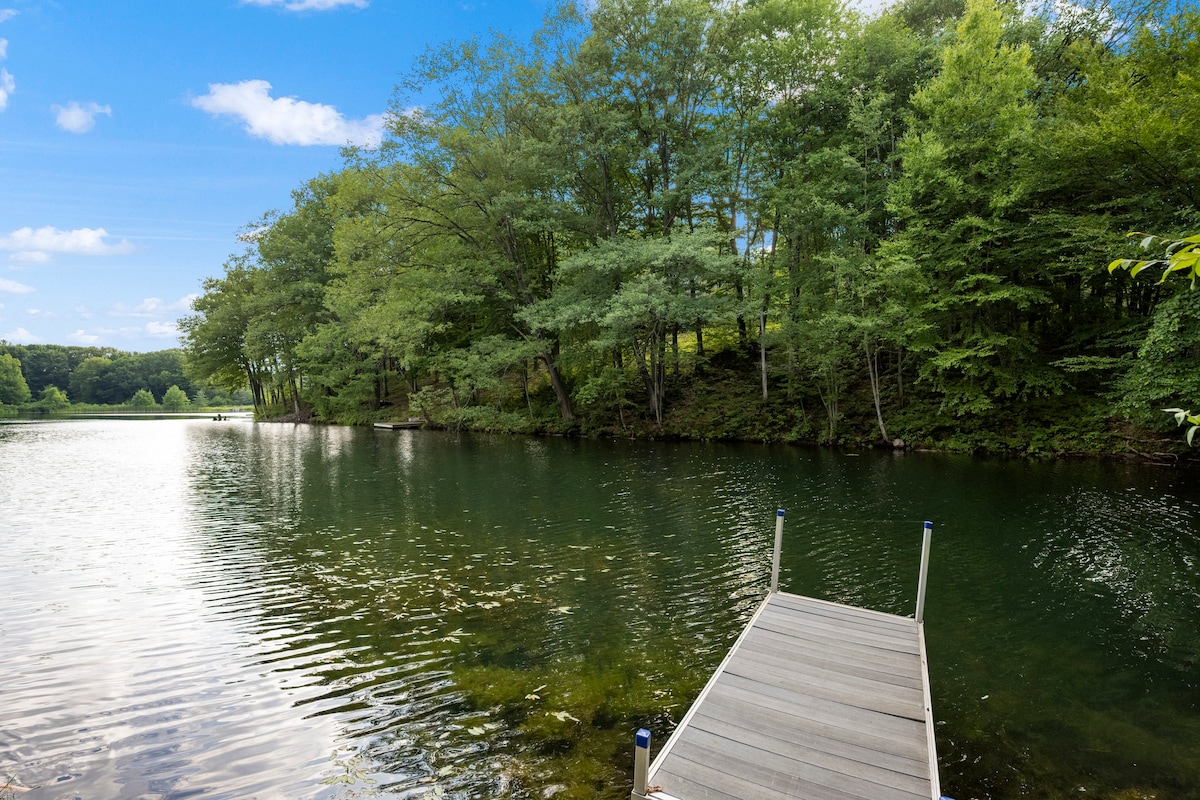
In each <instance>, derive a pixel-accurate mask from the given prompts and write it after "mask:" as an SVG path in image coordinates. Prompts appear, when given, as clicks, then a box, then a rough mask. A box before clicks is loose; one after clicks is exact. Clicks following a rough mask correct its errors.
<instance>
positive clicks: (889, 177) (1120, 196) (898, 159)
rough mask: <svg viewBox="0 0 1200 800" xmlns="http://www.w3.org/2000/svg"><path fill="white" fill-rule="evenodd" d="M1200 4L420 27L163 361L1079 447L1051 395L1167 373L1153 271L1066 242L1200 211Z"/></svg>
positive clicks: (770, 427)
mask: <svg viewBox="0 0 1200 800" xmlns="http://www.w3.org/2000/svg"><path fill="white" fill-rule="evenodd" d="M1198 27H1200V15H1198V14H1197V12H1195V11H1194V10H1192V9H1174V8H1171V7H1169V6H1164V5H1162V4H1147V5H1144V6H1137V7H1134V6H1121V7H1119V8H1118V7H1117V6H1110V5H1107V4H1105V3H1104V2H1101V3H1098V4H1092V5H1089V6H1088V7H1086V8H1084V7H1076V6H1063V5H1061V4H1057V5H1052V4H1045V5H1043V6H1041V7H1038V8H1019V7H1017V6H1013V5H1011V4H1007V3H994V2H992V1H991V0H968V1H967V2H965V3H961V2H956V1H955V0H947V1H946V2H943V1H942V0H936V1H935V2H926V0H906V1H905V2H902V3H900V4H899V5H898V6H895V7H892V8H890V9H888V10H886V11H884V12H882V13H881V14H879V15H878V16H876V17H874V18H870V19H864V18H861V17H859V16H857V15H855V14H853V13H851V12H850V11H848V10H847V9H846V7H844V6H843V5H841V4H839V3H836V2H833V0H764V1H763V2H750V3H732V4H727V3H717V2H714V1H713V0H683V1H682V2H677V1H675V0H672V1H671V2H668V1H667V0H598V1H597V2H595V3H590V4H583V3H572V2H565V3H562V4H559V5H556V6H555V7H554V9H553V10H552V12H551V13H550V14H549V15H548V16H547V19H546V22H545V25H544V27H543V28H542V30H540V31H538V32H537V33H536V34H535V35H534V37H533V38H532V40H531V41H530V42H528V43H525V42H518V41H514V40H512V39H510V38H507V37H504V36H500V35H493V36H491V37H490V38H482V39H471V40H468V41H464V42H451V43H446V44H443V45H439V46H436V47H433V48H431V49H430V50H429V51H428V52H427V53H425V54H424V55H423V56H422V57H420V58H419V59H418V60H417V62H416V63H415V64H414V65H413V67H412V69H411V70H410V71H409V73H408V74H407V76H406V77H405V78H404V79H403V80H402V81H401V85H400V88H399V89H398V91H397V94H396V97H395V98H394V101H393V109H394V111H393V114H392V115H391V118H390V125H389V135H388V137H387V139H386V141H385V142H384V144H383V145H382V146H381V147H380V148H378V149H377V150H374V151H354V150H351V151H348V152H347V154H346V156H347V158H346V163H345V166H344V168H343V169H341V170H339V171H337V172H335V173H333V174H330V175H323V176H319V177H317V178H314V179H313V180H312V181H309V182H308V183H307V184H305V185H304V186H303V187H302V188H301V189H300V190H299V191H297V192H296V193H295V195H294V197H293V204H292V207H291V208H290V209H289V210H288V211H286V212H285V213H271V214H267V215H265V216H264V217H263V218H262V219H261V220H260V221H258V222H257V223H255V224H253V225H252V226H250V228H248V230H247V233H246V236H245V239H246V243H247V248H246V250H245V251H244V252H243V253H240V254H235V255H234V256H232V257H231V258H230V259H229V260H228V261H227V262H226V265H225V270H224V274H223V276H222V277H219V278H212V279H209V280H208V281H206V282H205V284H204V294H203V295H202V296H201V297H199V298H198V299H197V300H196V301H195V303H194V306H193V310H194V313H193V314H192V315H191V316H189V317H187V318H185V319H184V320H181V322H180V327H181V329H182V330H183V331H184V334H185V337H186V339H187V354H188V369H189V376H190V377H191V379H193V380H194V381H196V382H197V383H207V385H208V386H209V387H210V388H211V389H218V388H223V389H225V390H229V391H232V390H235V389H237V388H239V387H248V389H249V391H250V392H251V394H252V395H253V399H254V404H255V407H256V410H257V411H258V413H260V414H282V413H287V414H289V415H292V416H294V417H295V418H298V419H300V418H307V416H308V415H310V414H315V415H316V416H317V417H319V418H322V419H330V420H342V421H350V422H368V421H370V420H372V419H378V418H396V417H401V418H403V417H407V416H409V415H417V416H421V417H422V418H423V419H425V420H426V421H427V422H430V423H433V424H442V425H447V426H453V427H460V426H467V427H479V428H487V429H507V430H546V431H549V430H553V431H570V430H583V431H587V432H592V433H594V432H620V433H623V434H637V433H640V432H646V433H655V434H662V433H668V434H672V435H684V436H698V437H705V438H707V437H713V436H722V437H725V436H739V435H740V436H748V437H752V438H760V437H761V438H778V439H783V440H788V441H796V440H808V441H813V440H817V441H823V442H829V443H839V442H855V443H864V444H868V443H879V442H887V443H890V442H891V441H892V439H893V438H900V439H903V440H905V441H906V442H908V443H912V444H917V443H920V444H936V443H941V444H943V445H953V446H955V447H958V448H960V449H967V450H973V449H978V448H985V449H1005V450H1017V451H1024V452H1032V451H1039V452H1040V451H1045V450H1050V449H1062V448H1068V447H1072V446H1076V447H1079V448H1085V447H1086V448H1092V447H1095V446H1096V444H1095V442H1093V441H1092V440H1090V439H1089V440H1087V441H1084V439H1086V437H1087V434H1079V435H1078V436H1077V438H1076V440H1075V444H1074V445H1072V444H1071V440H1070V435H1069V429H1068V428H1065V427H1063V426H1061V425H1060V423H1061V422H1062V421H1063V420H1067V419H1074V418H1077V415H1078V414H1079V413H1080V409H1088V411H1087V412H1086V413H1087V414H1088V415H1089V419H1092V418H1093V416H1094V415H1095V413H1096V412H1095V410H1094V409H1096V408H1098V407H1100V405H1101V403H1102V402H1104V401H1106V400H1109V399H1111V398H1116V400H1117V408H1118V409H1119V411H1120V413H1121V414H1122V415H1124V416H1125V417H1127V418H1129V419H1132V420H1134V421H1135V422H1137V423H1139V424H1152V423H1151V418H1152V417H1153V414H1149V413H1147V409H1150V408H1157V407H1159V406H1151V405H1148V404H1150V403H1161V402H1162V401H1161V400H1160V399H1157V398H1158V395H1156V392H1158V391H1159V389H1160V388H1163V386H1164V385H1165V386H1166V388H1167V389H1168V390H1170V391H1190V389H1188V383H1187V379H1186V375H1185V374H1184V373H1183V372H1182V371H1181V372H1175V371H1174V370H1176V368H1177V367H1179V368H1180V369H1182V367H1181V365H1184V364H1186V362H1187V359H1188V358H1189V355H1188V353H1189V352H1190V350H1189V348H1190V345H1189V344H1187V342H1188V341H1190V339H1189V338H1188V337H1189V336H1190V334H1188V333H1187V329H1188V326H1190V324H1191V323H1190V322H1187V321H1186V320H1187V319H1189V317H1188V313H1190V312H1187V311H1186V309H1184V308H1182V307H1181V306H1180V305H1179V304H1180V303H1182V302H1183V301H1181V300H1176V299H1175V298H1176V297H1177V294H1176V292H1175V291H1174V290H1173V289H1172V287H1169V286H1165V285H1163V286H1155V285H1153V284H1149V283H1148V282H1144V281H1142V282H1139V281H1135V280H1132V276H1131V275H1130V274H1129V272H1128V271H1126V270H1121V269H1114V270H1110V271H1108V272H1106V271H1104V270H1102V269H1099V268H1098V266H1099V264H1100V263H1101V262H1102V261H1104V260H1108V259H1109V258H1111V256H1108V257H1106V256H1105V255H1103V254H1105V253H1111V252H1113V250H1114V248H1115V247H1116V246H1118V245H1117V243H1119V241H1120V239H1121V232H1122V231H1125V230H1131V229H1144V230H1146V229H1148V230H1177V229H1191V228H1192V227H1193V225H1192V224H1191V223H1192V222H1194V221H1195V220H1197V219H1198V218H1200V217H1198V214H1197V208H1196V202H1197V199H1198V198H1197V196H1196V188H1195V187H1196V186H1197V185H1200V182H1198V180H1197V178H1200V161H1197V158H1200V156H1197V154H1198V153H1200V141H1198V138H1197V137H1200V124H1197V120H1196V118H1195V115H1196V113H1197V112H1196V107H1195V104H1194V103H1193V104H1188V103H1180V102H1179V100H1178V98H1180V97H1187V96H1190V93H1194V92H1193V90H1194V89H1195V88H1196V87H1195V76H1196V75H1198V74H1200V45H1198V44H1197V41H1198V39H1200V37H1197V36H1196V35H1195V34H1196V31H1197V29H1198ZM416 97H419V98H420V103H419V104H418V103H417V102H415V101H414V99H413V98H416ZM430 98H432V99H430ZM418 105H419V109H416V107H417V106H418ZM1149 243H1150V244H1153V245H1154V246H1155V247H1159V246H1164V245H1165V246H1166V247H1168V250H1167V251H1166V252H1165V253H1164V257H1163V259H1135V260H1133V261H1132V262H1130V263H1124V262H1122V264H1123V265H1124V266H1127V267H1131V268H1132V269H1133V271H1140V270H1141V269H1145V268H1149V267H1151V266H1155V265H1157V266H1161V267H1163V268H1164V269H1167V270H1168V271H1174V272H1181V273H1188V274H1190V275H1193V276H1194V275H1195V268H1196V260H1195V259H1194V256H1195V254H1196V252H1197V251H1196V250H1195V248H1194V246H1195V245H1197V244H1200V242H1197V241H1192V240H1187V239H1171V240H1160V239H1153V240H1151V241H1150V242H1149ZM1172 259H1174V260H1172ZM1189 259H1191V260H1189ZM1118 266H1119V265H1118ZM1172 336H1173V337H1174V338H1172ZM90 357H91V358H95V359H105V358H108V359H109V360H110V361H112V362H113V364H112V365H111V366H110V367H105V366H104V365H103V364H102V363H99V362H93V363H91V364H90V365H88V366H87V367H86V368H84V365H83V364H80V365H79V366H78V367H74V368H73V369H72V373H71V374H72V375H73V376H74V375H75V374H76V373H78V382H79V385H78V387H75V386H73V387H72V397H76V391H75V389H76V388H78V389H80V390H85V389H86V388H87V381H88V380H89V379H90V378H89V376H93V375H101V374H108V372H107V371H108V370H110V369H115V367H116V363H117V362H116V360H115V359H113V358H112V356H111V354H109V353H103V352H97V353H94V354H91V355H90ZM1139 365H1140V366H1139ZM80 370H82V372H80ZM1160 373H1161V374H1162V375H1164V376H1166V377H1167V378H1169V380H1166V381H1160V382H1159V386H1158V388H1155V385H1154V377H1153V376H1157V375H1159V374H1160ZM718 374H719V375H720V377H719V379H718V378H716V377H715V376H716V375H718ZM733 376H737V379H738V380H740V381H745V382H746V385H741V384H740V383H737V382H736V381H734V380H733ZM710 381H712V382H713V385H715V386H719V387H720V390H719V393H718V394H716V395H714V394H713V393H712V391H711V389H710ZM176 383H178V382H176ZM169 385H170V383H166V384H164V385H163V391H165V389H166V386H169ZM178 385H179V386H180V387H181V388H184V389H186V388H187V387H185V386H184V385H183V384H182V383H178ZM155 391H156V392H158V390H157V389H155ZM126 396H128V395H127V394H126ZM1176 396H1179V395H1176ZM751 397H753V398H754V399H753V402H751V401H750V398H751ZM721 403H726V404H729V405H735V404H736V405H737V408H728V409H724V410H723V411H721V412H718V411H717V410H716V409H715V408H714V405H719V404H721ZM1154 413H1159V412H1157V411H1156V412H1154ZM759 415H761V417H762V418H761V419H760V418H759ZM1106 422H1108V420H1104V419H1099V420H1098V424H1099V425H1100V426H1103V425H1104V424H1105V423H1106ZM1111 422H1113V423H1116V422H1117V421H1116V420H1111ZM1114 427H1115V425H1114ZM1097 435H1098V436H1101V437H1102V436H1103V433H1098V434H1097Z"/></svg>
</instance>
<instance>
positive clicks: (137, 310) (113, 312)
mask: <svg viewBox="0 0 1200 800" xmlns="http://www.w3.org/2000/svg"><path fill="white" fill-rule="evenodd" d="M197 297H199V295H196V294H189V295H185V296H184V297H181V298H179V299H178V300H176V301H175V302H174V303H167V302H165V301H164V300H163V299H162V298H161V297H147V298H145V299H144V300H142V302H140V303H138V304H137V305H136V306H129V305H126V304H125V303H116V304H114V305H113V307H112V308H111V309H110V310H109V312H108V314H109V316H111V317H147V318H148V317H161V316H164V315H168V316H174V315H175V314H177V313H179V312H181V311H188V310H190V309H191V307H192V300H194V299H196V298H197ZM151 324H153V323H151Z"/></svg>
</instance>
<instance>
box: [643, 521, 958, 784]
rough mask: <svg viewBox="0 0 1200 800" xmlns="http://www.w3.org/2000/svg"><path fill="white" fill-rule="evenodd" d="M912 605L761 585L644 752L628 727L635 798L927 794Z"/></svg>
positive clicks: (929, 752) (922, 686)
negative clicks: (894, 610)
mask: <svg viewBox="0 0 1200 800" xmlns="http://www.w3.org/2000/svg"><path fill="white" fill-rule="evenodd" d="M932 527H933V526H932V524H931V523H928V522H927V523H925V528H924V547H923V550H922V554H921V575H920V581H919V588H918V594H917V613H916V617H915V618H913V617H901V616H896V615H894V614H884V613H881V612H877V611H869V610H866V609H862V608H855V607H852V606H845V605H840V604H838V603H830V602H826V601H823V600H814V599H812V598H807V597H801V596H799V595H794V594H788V593H786V592H780V591H779V590H778V586H779V551H780V543H781V539H782V532H783V512H782V511H780V512H779V514H778V516H777V522H776V535H775V560H774V565H773V567H772V576H771V591H770V593H769V594H768V595H767V598H766V600H764V601H763V603H762V605H761V606H759V608H758V610H757V611H756V612H755V614H754V616H753V617H751V619H750V622H749V624H748V625H747V626H746V629H745V630H744V631H743V632H742V635H741V636H740V637H739V638H738V640H737V642H736V643H735V644H734V646H733V649H732V650H731V651H730V653H729V655H728V656H726V658H725V660H724V662H722V664H721V665H720V667H719V668H718V669H717V671H716V673H715V674H714V675H713V677H712V678H711V679H710V680H709V682H708V685H707V686H706V687H705V688H704V691H703V692H701V694H700V697H699V698H698V699H697V700H696V702H695V703H694V704H693V705H692V707H691V709H690V710H689V711H688V713H687V714H686V715H685V716H684V718H683V719H682V720H681V721H680V723H679V725H678V727H677V728H676V729H675V732H674V733H673V734H672V735H671V737H670V739H668V740H667V743H666V744H665V745H664V746H663V749H662V751H661V752H660V753H659V754H658V757H657V758H656V759H655V760H654V763H653V764H649V744H650V733H649V732H648V731H646V730H641V731H639V732H638V736H637V742H636V747H635V750H634V790H633V792H632V794H631V797H632V798H633V800H784V798H804V799H805V800H938V798H939V797H940V796H941V788H940V785H939V781H938V771H937V753H936V750H935V747H934V736H933V708H932V705H931V703H930V699H929V698H930V695H929V670H928V666H927V663H926V658H925V634H924V625H923V615H924V605H925V576H926V574H927V570H928V564H929V542H930V536H931V532H932Z"/></svg>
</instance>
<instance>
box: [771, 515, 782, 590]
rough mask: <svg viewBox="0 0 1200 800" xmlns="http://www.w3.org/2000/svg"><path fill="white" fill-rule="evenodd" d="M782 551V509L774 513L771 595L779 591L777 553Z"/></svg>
mask: <svg viewBox="0 0 1200 800" xmlns="http://www.w3.org/2000/svg"><path fill="white" fill-rule="evenodd" d="M782 549H783V509H782V508H781V509H779V510H778V511H776V512H775V555H774V556H773V557H772V558H771V594H775V592H778V591H779V552H780V550H782Z"/></svg>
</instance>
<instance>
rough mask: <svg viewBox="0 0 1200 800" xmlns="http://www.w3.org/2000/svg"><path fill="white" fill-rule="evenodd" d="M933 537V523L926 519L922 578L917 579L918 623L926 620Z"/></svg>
mask: <svg viewBox="0 0 1200 800" xmlns="http://www.w3.org/2000/svg"><path fill="white" fill-rule="evenodd" d="M932 539H933V523H932V522H930V521H929V520H926V521H925V534H924V536H923V537H922V540H921V578H920V580H918V581H917V624H918V625H920V624H921V623H923V622H924V621H925V583H926V579H927V577H928V575H929V543H930V541H931V540H932Z"/></svg>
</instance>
